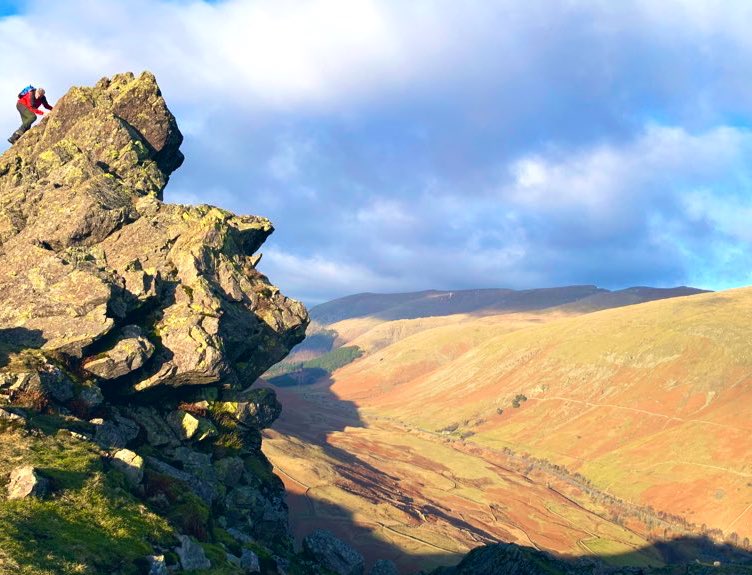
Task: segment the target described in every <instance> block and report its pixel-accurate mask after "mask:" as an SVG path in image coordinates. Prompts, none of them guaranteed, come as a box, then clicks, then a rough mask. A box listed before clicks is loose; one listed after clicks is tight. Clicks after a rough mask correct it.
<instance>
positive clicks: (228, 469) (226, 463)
mask: <svg viewBox="0 0 752 575" xmlns="http://www.w3.org/2000/svg"><path fill="white" fill-rule="evenodd" d="M214 470H215V471H216V473H217V479H218V480H219V481H221V482H222V483H223V484H224V485H226V486H227V487H235V486H236V485H237V484H238V483H240V480H241V479H242V477H243V472H244V471H245V467H244V466H243V460H242V459H240V458H239V457H225V458H224V459H220V460H218V461H215V462H214Z"/></svg>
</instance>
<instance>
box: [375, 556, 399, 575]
mask: <svg viewBox="0 0 752 575" xmlns="http://www.w3.org/2000/svg"><path fill="white" fill-rule="evenodd" d="M369 573H370V575H399V571H397V566H396V565H395V564H394V561H390V560H389V559H379V560H378V561H376V563H374V564H373V567H371V571H370V572H369Z"/></svg>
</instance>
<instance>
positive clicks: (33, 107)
mask: <svg viewBox="0 0 752 575" xmlns="http://www.w3.org/2000/svg"><path fill="white" fill-rule="evenodd" d="M39 106H44V107H45V108H47V109H48V110H52V106H50V104H49V102H48V101H47V98H46V97H45V95H44V88H37V89H36V90H29V91H28V92H27V93H26V94H24V95H23V96H21V97H20V98H19V99H18V102H16V109H17V110H18V113H19V114H21V121H22V124H21V127H20V128H18V130H16V131H15V132H13V135H12V136H11V137H10V138H8V141H9V142H10V143H11V144H15V143H16V140H18V138H20V137H21V136H23V135H24V134H25V133H26V132H28V131H29V128H31V125H32V124H33V123H34V122H36V121H37V116H41V115H42V113H43V112H42V110H40V109H39Z"/></svg>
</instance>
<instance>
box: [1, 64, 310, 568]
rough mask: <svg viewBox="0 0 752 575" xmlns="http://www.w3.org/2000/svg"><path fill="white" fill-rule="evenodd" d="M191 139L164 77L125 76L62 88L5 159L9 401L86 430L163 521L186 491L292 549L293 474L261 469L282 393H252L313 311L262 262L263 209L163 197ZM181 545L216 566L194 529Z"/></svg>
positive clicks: (227, 523) (193, 564)
mask: <svg viewBox="0 0 752 575" xmlns="http://www.w3.org/2000/svg"><path fill="white" fill-rule="evenodd" d="M181 140H182V136H181V134H180V132H179V130H178V128H177V125H176V123H175V119H174V118H173V116H172V114H171V113H170V112H169V110H168V109H167V107H166V105H165V102H164V100H163V98H162V95H161V93H160V90H159V88H158V87H157V84H156V81H155V79H154V77H153V76H152V75H151V74H149V73H144V74H142V75H141V76H139V77H136V76H134V75H132V74H121V75H118V76H115V77H113V78H112V79H103V80H101V81H100V82H99V83H97V85H96V86H94V87H92V88H73V89H72V90H70V91H69V92H68V94H66V95H65V96H64V97H63V98H61V99H60V100H59V101H58V102H57V103H56V105H55V109H54V110H53V111H52V112H51V113H50V114H48V115H47V116H46V117H45V118H44V119H42V120H41V121H40V122H38V123H37V125H36V126H35V127H34V129H32V130H31V131H29V132H28V133H27V134H25V135H24V136H23V137H22V138H21V139H20V140H19V141H18V142H17V143H16V144H15V145H13V146H12V147H11V148H10V149H9V150H8V151H6V152H5V153H3V154H2V155H0V293H2V294H3V296H4V297H3V300H2V301H0V362H1V363H0V402H2V404H3V405H9V406H13V405H14V403H13V400H14V398H15V399H17V400H18V402H17V403H16V404H15V407H21V406H22V407H23V409H24V412H26V411H28V412H31V414H30V417H29V418H28V423H27V427H29V428H33V426H34V425H36V424H35V421H36V420H37V419H39V420H40V421H41V419H42V418H36V417H35V416H34V414H33V412H34V411H36V412H47V413H50V414H51V415H54V416H55V417H53V418H50V419H51V420H54V423H49V422H47V419H45V422H47V424H49V425H57V424H58V422H63V421H64V424H65V426H66V428H68V432H69V433H70V434H72V435H73V436H74V437H80V438H82V439H84V438H86V439H88V434H91V436H92V437H93V438H94V440H95V441H96V443H97V444H98V445H99V446H100V447H102V448H103V450H102V451H106V452H108V453H113V454H114V455H113V457H112V459H111V466H108V467H106V468H105V469H104V472H105V473H110V472H111V471H110V470H111V468H115V469H117V468H120V469H121V470H122V471H123V472H124V473H125V474H126V476H127V477H128V478H129V481H130V482H131V484H132V485H134V486H138V488H137V489H134V490H133V492H132V494H131V495H132V496H133V497H135V498H141V499H143V500H146V501H150V502H152V503H154V505H153V510H152V509H151V508H150V512H153V513H157V514H159V513H162V514H163V517H162V519H166V517H164V514H165V510H166V509H168V506H169V505H171V504H175V505H183V504H185V505H188V506H189V507H190V506H191V505H193V506H195V507H198V503H197V502H196V501H193V498H192V497H186V498H185V499H187V500H188V501H184V500H182V499H181V498H183V497H184V495H185V491H188V490H190V491H192V492H193V493H195V494H196V495H197V496H198V497H199V498H201V500H202V501H203V503H205V504H206V505H207V507H208V508H210V509H212V510H213V511H216V512H218V513H221V514H222V516H221V517H219V518H215V519H214V520H215V521H216V524H218V525H221V526H222V527H225V528H228V529H233V530H236V531H237V533H240V534H244V535H245V534H248V535H251V536H253V541H254V543H255V544H257V545H261V546H263V545H269V546H274V548H275V549H283V548H284V549H287V550H292V543H293V542H292V538H291V537H290V534H289V530H288V528H287V508H286V506H285V503H284V498H283V485H282V483H281V481H280V480H279V479H278V478H277V477H276V476H274V475H273V474H271V473H263V472H261V471H259V469H258V466H257V465H256V460H263V455H262V454H261V451H260V446H261V432H260V429H262V428H264V427H267V426H268V425H270V424H271V422H272V421H273V420H274V419H275V418H276V417H277V416H278V415H279V410H280V407H279V403H278V402H277V400H276V398H275V396H274V395H273V392H271V391H265V390H249V389H248V388H250V386H251V385H252V384H253V383H254V382H255V381H256V379H257V377H258V376H259V375H260V374H261V373H262V372H264V371H265V370H266V369H268V368H269V367H270V366H271V365H273V364H274V363H276V362H277V361H279V360H280V359H282V358H283V357H284V356H285V355H286V354H287V353H288V352H289V350H290V349H291V348H292V347H293V346H294V345H295V344H297V343H298V342H299V341H301V340H302V338H303V337H304V334H305V328H306V325H307V323H308V317H307V312H306V310H305V308H304V307H303V306H302V305H301V304H300V303H298V302H296V301H294V300H290V299H288V298H286V297H285V296H284V295H282V294H281V293H280V292H279V290H278V289H277V288H276V287H275V286H273V285H272V284H270V283H269V280H268V279H267V278H266V277H265V276H264V275H263V274H261V273H260V272H259V271H258V270H257V269H256V264H257V263H258V261H259V257H260V256H259V254H257V253H256V252H257V251H258V249H259V248H260V246H261V245H262V243H263V242H264V241H265V239H266V238H267V237H268V236H269V234H271V233H272V231H273V227H272V225H271V223H270V222H269V221H268V220H266V219H265V218H260V217H256V216H236V215H233V214H231V213H229V212H227V211H224V210H221V209H219V208H215V207H212V206H195V207H190V206H179V205H169V204H165V203H163V202H162V192H163V189H164V187H165V185H166V183H167V181H168V179H169V177H170V174H171V173H172V171H173V170H175V169H176V168H177V167H178V166H179V165H180V163H181V162H182V154H181V153H180V151H179V146H180V142H181ZM221 403H228V404H229V405H228V410H227V411H226V412H225V413H222V410H221V409H217V406H218V405H219V404H221ZM11 409H13V407H11ZM8 413H12V411H8ZM86 420H89V421H88V422H87V421H86ZM13 431H14V432H16V433H18V434H19V437H21V436H23V437H24V438H32V437H33V438H34V439H33V440H34V441H39V442H42V443H44V442H46V441H52V439H51V438H50V439H48V438H46V437H43V436H42V435H37V434H36V432H33V431H34V430H33V429H32V432H33V433H28V434H27V433H25V432H24V433H21V430H19V429H16V428H15V427H14V428H13ZM56 437H58V438H60V439H66V440H70V437H69V436H67V435H66V436H64V437H63V436H61V435H57V436H56ZM29 441H31V439H29ZM27 447H28V446H27ZM80 447H82V448H85V449H86V450H90V451H91V452H93V453H96V451H97V448H96V446H94V445H81V446H80ZM136 452H138V453H140V454H142V456H143V457H144V460H145V462H144V461H141V460H140V458H139V456H138V455H137V454H136ZM19 453H21V454H23V453H31V450H26V451H23V450H20V451H19ZM237 455H240V456H241V458H238V457H236V456H237ZM19 457H20V458H21V459H23V457H24V456H23V455H20V456H19ZM244 462H245V463H244ZM51 465H52V464H51ZM144 466H145V467H146V469H144ZM142 474H145V475H146V478H145V480H142V477H143V475H142ZM72 489H76V488H72ZM201 509H202V510H203V506H202V507H201ZM189 519H190V520H192V518H189ZM170 520H173V518H170ZM197 520H199V521H201V519H200V518H199V519H197ZM173 521H176V520H173ZM187 521H188V520H187ZM190 526H191V523H190V522H187V526H186V527H185V528H184V527H183V526H176V528H179V529H185V530H188V528H189V527H190ZM197 527H201V528H203V527H207V526H203V525H201V526H197ZM208 537H209V539H210V540H211V541H213V542H214V543H216V541H214V535H213V534H212V533H211V530H209V534H208ZM84 548H85V544H83V545H82V549H84ZM158 550H159V551H163V550H161V549H159V548H158ZM81 553H83V551H82V552H81ZM280 553H281V551H280ZM178 554H179V555H180V559H181V563H182V564H183V567H184V568H185V569H190V568H194V569H195V568H206V567H208V565H207V563H208V561H207V560H206V556H205V555H204V553H203V551H202V549H201V547H200V545H197V544H196V543H195V542H194V541H192V540H190V539H189V538H187V537H183V538H181V546H180V548H179V550H178ZM0 555H1V550H0ZM78 557H79V555H78V551H77V558H78ZM80 558H81V563H82V565H83V567H82V568H85V569H87V570H89V571H91V572H95V571H96V572H98V571H97V567H101V566H95V565H93V564H88V563H87V562H86V561H87V558H86V557H85V556H84V555H83V554H81V555H80ZM239 560H242V557H240V558H239ZM137 563H139V567H140V568H141V569H142V570H143V568H144V567H145V565H146V564H145V563H144V558H143V557H142V559H141V560H140V562H138V561H137ZM149 565H150V568H151V566H153V565H152V564H151V563H149ZM156 568H157V569H160V570H162V567H161V566H160V567H156ZM171 568H172V567H171ZM53 570H54V568H53ZM100 570H101V569H100Z"/></svg>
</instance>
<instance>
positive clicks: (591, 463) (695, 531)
mask: <svg viewBox="0 0 752 575" xmlns="http://www.w3.org/2000/svg"><path fill="white" fill-rule="evenodd" d="M667 293H672V292H670V291H669V292H666V291H663V290H660V291H658V292H653V291H652V290H649V289H646V288H636V289H633V290H624V292H623V294H621V295H620V296H619V301H625V299H622V298H634V297H638V298H643V297H655V296H656V295H663V294H667ZM681 293H682V292H681V290H680V291H678V292H673V294H672V295H678V294H681ZM588 297H590V296H588ZM595 297H597V298H598V299H599V301H597V302H592V301H590V302H587V301H586V303H585V304H584V305H582V304H581V305H580V307H579V309H578V307H577V305H564V306H556V307H555V308H553V309H543V310H539V311H531V312H514V313H507V314H491V315H482V316H480V317H479V316H475V315H472V314H457V315H450V316H444V317H434V318H416V319H403V320H392V321H381V320H380V319H379V318H374V317H365V318H351V319H346V320H341V321H340V322H337V323H335V324H329V325H327V326H326V328H325V329H326V330H330V331H332V332H336V334H337V335H336V336H333V335H331V334H330V342H331V343H332V344H333V345H336V344H337V342H340V343H346V344H347V345H356V346H358V347H359V348H361V349H362V350H364V351H365V355H364V356H363V357H361V358H360V359H357V360H355V361H354V362H352V363H350V364H349V365H346V366H344V367H341V368H339V369H336V370H334V371H333V373H331V374H328V375H326V376H322V377H320V378H319V380H318V381H316V380H314V381H312V382H308V383H309V385H306V386H304V387H290V388H285V389H281V390H279V393H280V398H281V401H282V402H283V403H284V404H285V405H290V406H293V407H294V409H295V411H296V412H297V413H309V414H311V415H310V416H308V417H305V418H303V419H300V418H295V419H292V418H287V417H286V416H285V414H283V415H282V417H281V418H280V420H279V421H278V422H277V423H276V424H275V426H273V428H272V429H271V430H268V431H267V432H265V434H266V436H267V441H266V442H265V451H266V453H267V455H269V457H270V460H271V461H272V462H273V464H274V465H275V468H276V469H277V470H278V472H279V473H280V475H281V476H282V478H283V480H284V481H285V483H286V485H287V487H288V490H290V491H291V492H292V493H293V494H295V493H299V494H300V496H301V497H302V494H303V493H305V498H303V499H301V497H294V498H293V499H292V500H291V511H292V519H293V527H294V528H296V529H302V530H305V529H306V528H308V527H310V526H326V527H327V528H331V529H333V530H335V531H337V532H338V534H339V535H340V536H341V537H343V538H345V539H348V540H349V541H350V542H351V543H353V544H359V545H361V546H362V547H363V548H364V549H365V550H366V555H367V556H368V553H369V550H370V553H371V554H372V556H378V555H379V554H380V555H382V556H383V555H385V556H389V557H391V558H393V559H394V560H395V561H396V562H397V564H398V565H399V566H400V568H401V569H402V570H403V571H402V572H405V573H409V572H410V570H411V569H414V568H415V567H416V565H419V564H421V563H423V564H433V565H441V564H444V565H447V564H452V563H454V562H456V561H457V558H458V557H459V554H461V553H462V552H463V551H466V550H469V549H471V548H473V547H475V546H477V545H479V544H483V543H485V542H488V541H495V540H502V541H509V542H513V543H516V544H520V545H531V544H532V545H534V546H537V547H538V548H540V549H545V550H548V551H552V552H556V553H563V554H565V555H574V556H583V555H596V556H601V557H603V558H605V559H606V560H607V561H610V560H611V559H609V557H617V556H618V557H619V561H629V562H631V563H629V564H632V565H635V566H637V565H643V566H644V565H646V564H648V563H650V564H653V565H655V563H654V562H655V561H656V557H655V556H651V555H649V554H648V556H647V557H645V556H644V555H643V556H641V555H640V553H633V552H628V550H630V549H631V550H636V549H639V547H640V545H639V543H637V542H638V541H639V540H641V538H644V539H645V540H652V539H653V538H655V537H659V538H664V537H668V538H671V537H675V536H687V537H690V538H691V537H696V536H700V535H702V534H703V533H706V534H709V535H710V537H711V538H714V539H716V540H720V539H724V538H728V539H729V540H731V541H736V542H738V543H739V544H745V543H746V542H745V538H746V537H747V533H748V531H749V528H750V523H749V518H748V517H746V515H745V513H746V510H747V508H748V506H749V505H750V503H752V501H749V500H748V496H747V495H746V493H747V488H746V487H745V486H746V483H747V482H748V481H749V480H748V479H746V477H747V474H748V470H747V469H746V467H745V465H746V464H745V463H744V462H745V461H746V460H747V459H748V458H747V455H748V454H746V453H744V448H743V446H742V445H741V444H739V447H737V448H734V449H738V458H737V457H736V455H737V454H734V456H732V459H733V461H731V462H726V461H725V460H724V458H726V457H729V453H730V452H729V451H728V447H726V446H728V445H734V444H735V442H736V443H739V442H741V436H740V432H742V431H743V423H741V422H742V419H743V417H744V416H745V415H744V413H745V412H744V411H743V410H740V411H741V416H740V419H739V421H738V422H737V423H734V424H729V423H728V422H726V421H723V420H722V418H719V419H717V420H716V419H712V420H711V419H708V420H707V422H705V419H706V418H705V417H704V415H705V413H706V411H703V410H702V409H703V405H704V404H705V401H706V400H707V401H708V405H709V406H712V405H714V404H715V403H716V401H720V400H717V398H716V399H713V398H715V396H714V395H712V394H711V395H707V394H706V395H702V402H701V403H699V400H700V397H699V395H697V394H698V393H700V394H702V393H705V391H702V390H703V389H704V387H708V388H709V387H712V386H716V388H717V391H718V393H720V391H721V387H723V386H722V385H719V382H721V381H725V382H727V384H728V385H731V383H729V382H733V380H729V373H736V372H737V370H738V369H739V366H735V365H733V362H729V360H728V358H727V357H726V355H725V354H726V353H732V354H734V355H736V356H738V357H746V355H745V351H744V349H743V347H739V348H738V349H733V351H732V348H731V347H729V346H728V345H727V343H724V338H726V337H729V338H731V339H732V340H734V341H737V342H738V343H740V344H741V342H743V341H744V336H743V335H742V334H743V333H744V330H746V331H747V332H749V328H747V327H746V326H744V325H743V322H742V321H741V320H742V318H744V317H745V316H746V313H747V311H748V310H747V303H746V299H747V297H748V295H747V292H745V291H744V290H742V291H739V292H724V293H723V294H709V293H707V294H698V295H694V296H691V297H678V298H674V299H666V298H660V301H653V302H649V303H640V304H637V305H630V306H628V307H626V306H625V307H620V308H618V309H611V310H605V311H597V312H589V313H585V312H583V311H582V310H583V309H593V308H598V307H600V305H602V304H603V303H604V301H603V299H602V298H603V297H605V298H607V299H610V300H611V301H614V300H613V299H612V298H610V296H609V295H608V294H596V296H595ZM586 300H587V298H586ZM721 302H725V303H726V304H728V305H729V306H731V307H730V308H729V309H727V310H725V311H722V312H721V311H720V309H721V308H719V305H720V304H721ZM596 304H597V305H596ZM731 317H733V318H734V320H731ZM734 326H736V327H734ZM736 329H741V330H742V332H741V333H740V334H737V335H734V331H735V330H736ZM706 331H707V332H708V333H707V335H706V334H705V332H706ZM713 338H720V340H719V341H716V342H715V343H714V344H713V345H711V343H713ZM723 350H726V351H723ZM554 359H555V361H554ZM669 362H670V364H671V366H672V367H670V368H669V367H665V369H668V372H666V373H664V372H663V371H662V370H663V369H664V366H667V365H669ZM677 366H684V371H677ZM703 366H706V367H703ZM745 370H746V367H742V368H741V372H740V373H747V371H745ZM628 373H629V374H631V375H629V377H627V374H628ZM667 374H672V375H671V376H670V377H671V379H670V378H669V375H667ZM689 374H692V377H691V378H688V375H689ZM630 382H632V383H630ZM699 382H702V383H699ZM698 385H699V389H700V390H701V391H700V392H697V389H695V387H696V386H698ZM654 386H656V387H657V389H659V390H660V389H662V388H666V390H667V391H666V392H665V393H664V392H661V393H660V394H659V393H655V392H652V391H651V390H652V388H653V387H654ZM703 386H704V387H703ZM731 386H732V387H734V386H733V385H731ZM710 391H711V390H710V389H708V393H709V392H710ZM724 393H725V392H724ZM708 398H710V399H708ZM693 402H694V403H695V405H692V404H693ZM656 405H662V406H663V409H665V412H661V413H660V414H659V415H656V413H658V412H657V410H656ZM515 406H517V407H515ZM718 406H719V407H720V404H718ZM706 407H707V406H706ZM552 408H553V409H552ZM724 409H725V408H724ZM693 410H700V411H698V414H702V416H703V417H702V421H700V417H697V416H695V417H688V416H689V415H691V413H690V412H691V411H693ZM708 413H709V411H708ZM625 414H626V415H627V417H624V415H625ZM656 418H658V420H659V425H656V423H655V419H656ZM683 420H686V421H683ZM695 420H697V421H695ZM692 425H695V426H697V428H696V429H694V428H692ZM729 425H732V427H729ZM703 426H710V427H711V428H713V429H715V430H716V431H717V432H716V433H710V434H706V433H705V432H703V431H702V430H703V429H704V427H703ZM733 426H736V427H733ZM727 431H728V432H729V433H727ZM578 436H579V437H578ZM706 437H707V439H706ZM653 445H655V446H656V447H657V448H656V449H653ZM687 445H692V449H691V452H692V457H691V458H690V457H687V456H683V457H682V459H681V460H679V457H678V455H679V454H680V453H682V452H683V451H684V449H685V447H686V446H687ZM713 445H718V446H719V447H718V449H719V450H720V451H717V450H715V449H714V448H712V447H711V446H713ZM301 458H302V459H305V460H308V461H315V462H316V463H315V466H314V467H313V468H309V467H308V466H300V465H297V464H295V462H294V460H295V459H301ZM719 462H720V464H719ZM664 468H665V471H663V469H664ZM721 476H724V477H722V478H720V477H721ZM717 478H720V479H718V486H717V489H710V487H709V486H711V485H712V486H715V485H716V479H717ZM604 479H605V481H604ZM703 483H704V485H703ZM514 485H517V486H518V485H524V486H525V487H524V489H523V490H522V493H524V494H525V495H524V496H522V497H519V496H518V493H520V492H519V487H517V488H516V489H515V488H513V487H512V486H514ZM480 486H483V487H482V489H481V488H480ZM539 487H544V489H543V490H542V491H536V490H537V489H538V488H539ZM685 489H686V490H687V491H686V493H687V497H681V498H678V497H676V493H677V492H679V493H685ZM510 490H511V491H510ZM460 494H461V496H459V495H460ZM533 494H536V495H533ZM668 494H671V496H669V495H668ZM562 495H564V496H565V497H566V500H567V501H568V502H564V503H563V504H562V502H561V500H560V499H559V498H560V497H561V496H562ZM306 499H307V500H308V501H309V503H307V502H306ZM532 500H537V501H540V502H541V504H542V507H540V508H538V509H536V511H535V512H533V511H532V509H531V508H530V505H531V503H530V502H531V501H532ZM317 501H320V502H321V503H316V502H317ZM573 504H574V508H570V505H573ZM332 505H336V506H337V507H342V508H345V509H347V510H348V514H351V515H352V516H353V517H355V518H356V521H357V524H358V525H359V526H360V531H358V532H357V533H353V530H352V528H351V527H350V526H349V523H346V524H343V523H341V519H339V518H338V516H337V515H332V514H331V513H330V512H329V511H327V509H329V508H330V506H332ZM727 505H729V506H730V507H727ZM577 509H578V510H577ZM582 509H585V510H587V512H588V516H587V519H586V518H585V517H584V516H582V515H579V514H580V513H581V510H582ZM536 517H537V518H536ZM416 518H420V519H419V520H416ZM534 518H535V519H534ZM460 519H461V521H460ZM703 523H704V524H705V525H704V526H703ZM543 525H545V527H542V526H543ZM553 525H558V526H563V525H567V526H568V527H567V528H566V529H561V530H560V528H559V527H557V528H555V529H554V528H553V527H552V526H553ZM570 529H571V531H568V530H570ZM622 529H626V531H620V530H622ZM656 552H657V553H658V556H659V557H662V559H661V560H662V561H666V562H674V561H684V560H691V559H692V558H693V557H700V556H701V555H702V554H701V552H700V550H698V549H696V548H692V549H689V548H686V547H682V548H681V549H680V550H671V551H666V550H662V551H656ZM641 557H642V558H641ZM651 557H652V558H651ZM429 562H430V563H429ZM651 562H652V563H651Z"/></svg>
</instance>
